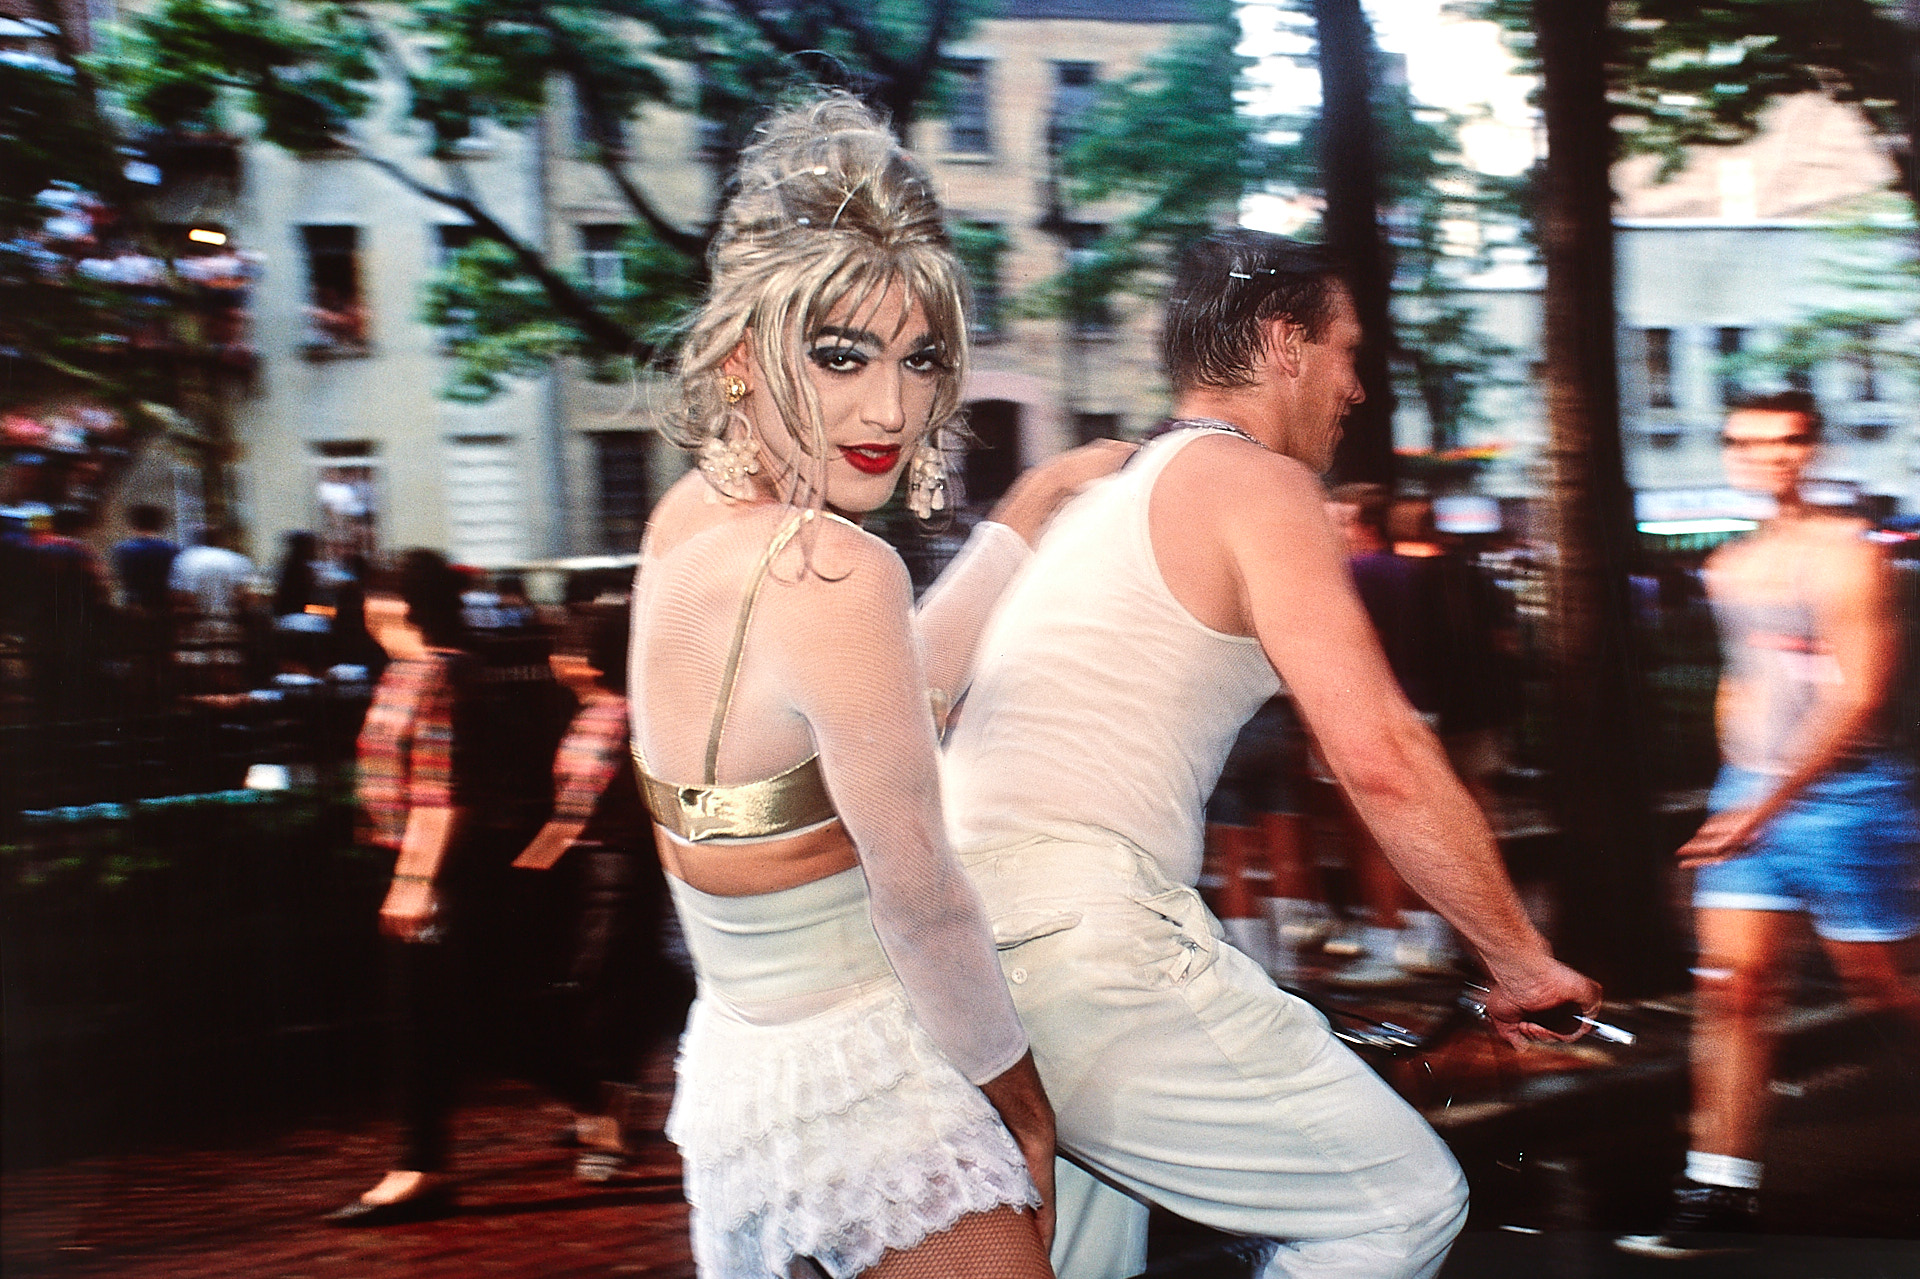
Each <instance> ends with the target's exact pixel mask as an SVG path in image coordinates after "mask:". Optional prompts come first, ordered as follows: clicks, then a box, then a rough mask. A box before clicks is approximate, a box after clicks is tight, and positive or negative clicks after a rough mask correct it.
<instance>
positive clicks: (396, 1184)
mask: <svg viewBox="0 0 1920 1279" xmlns="http://www.w3.org/2000/svg"><path fill="white" fill-rule="evenodd" d="M397 578H398V580H397V583H396V585H397V587H398V591H399V595H400V598H401V600H402V601H403V602H404V607H405V617H404V621H401V620H400V619H397V618H394V617H392V615H391V611H390V610H383V614H384V616H383V625H382V630H383V632H385V633H386V635H387V636H390V637H391V642H390V644H389V648H390V651H391V652H392V653H393V655H394V660H393V662H392V664H391V665H389V666H388V667H387V670H386V673H385V674H384V675H382V676H381V678H380V684H379V686H378V687H377V688H376V689H375V691H374V700H373V705H372V707H371V708H369V710H368V711H367V717H366V721H365V723H364V724H363V725H362V727H361V730H360V740H359V762H360V786H359V798H360V806H361V823H360V839H361V841H362V842H363V843H367V844H370V845H373V846H375V847H378V848H384V849H390V850H393V851H394V852H395V853H396V858H395V861H394V868H393V879H392V883H391V884H390V885H389V887H388V891H387V895H386V899H385V900H384V901H383V902H382V904H381V907H380V931H381V933H382V934H383V935H384V936H385V937H386V938H387V939H388V940H387V959H388V976H389V986H390V992H391V996H392V1010H391V1021H392V1030H393V1053H394V1060H393V1065H394V1073H395V1083H396V1091H397V1093H398V1100H399V1107H400V1122H401V1146H400V1150H399V1152H398V1157H397V1158H396V1160H395V1161H394V1166H393V1169H392V1171H389V1172H388V1173H387V1174H386V1176H385V1177H383V1178H382V1179H381V1180H380V1182H379V1183H378V1184H376V1185H375V1186H374V1187H373V1188H372V1189H370V1190H368V1191H367V1192H366V1193H365V1194H363V1195H361V1196H360V1197H359V1198H358V1199H356V1200H354V1201H353V1202H351V1203H349V1204H347V1205H345V1206H344V1207H342V1208H340V1209H338V1210H337V1211H335V1212H334V1213H332V1214H331V1215H330V1216H329V1218H328V1220H330V1221H332V1222H334V1223H336V1224H340V1225H360V1226H375V1225H388V1224H393V1223H397V1222H403V1221H418V1220H424V1219H426V1218H429V1217H435V1216H440V1215H443V1214H445V1213H446V1212H448V1211H450V1209H451V1207H452V1196H451V1193H450V1188H449V1186H448V1183H447V1181H446V1176H445V1174H446V1165H447V1135H448V1134H447V1128H448V1119H449V1115H450V1113H451V1110H452V1106H453V1094H454V1088H455V1084H456V1080H457V1076H458V1075H459V1073H461V1069H462V1068H463V1067H464V1066H465V1065H466V1064H467V1063H468V1061H469V1059H470V1057H471V1055H472V1053H473V1052H474V1051H475V1049H476V1048H477V1047H479V1046H480V1041H479V1039H478V1031H479V1030H480V1027H481V1024H483V1023H484V1024H485V1025H486V1026H487V1027H488V1028H489V1029H491V1028H493V1027H494V1026H495V1025H496V1024H497V1022H498V1012H499V1008H498V995H499V991H500V976H501V973H500V970H501V968H502V966H503V964H504V963H509V962H511V959H510V957H511V956H512V955H514V954H515V953H516V952H517V949H518V947H517V945H516V937H515V927H514V926H515V924H516V922H517V920H516V915H517V912H516V911H515V909H514V903H513V902H512V901H511V900H510V896H509V894H510V882H511V881H510V878H509V872H508V864H509V863H510V862H511V860H512V858H513V855H514V853H516V852H518V851H519V849H520V848H521V847H522V846H523V845H524V844H525V842H526V839H527V836H528V835H529V834H531V829H532V828H531V827H529V826H528V825H527V820H526V815H525V813H524V812H523V811H521V806H520V804H519V803H518V799H519V797H518V796H517V795H515V794H513V793H511V791H503V789H502V787H501V786H500V785H499V784H498V782H499V780H500V778H499V773H498V761H497V759H495V758H493V747H494V745H495V744H496V743H497V742H498V741H499V740H500V738H501V735H502V733H503V732H505V731H507V729H506V727H505V726H504V725H503V724H501V723H499V722H496V721H499V720H500V719H502V718H503V715H502V710H503V707H502V704H501V696H500V693H499V691H498V690H497V689H495V688H493V687H490V686H489V681H488V680H487V679H486V672H485V670H484V668H483V666H482V663H481V662H480V660H479V659H478V658H476V657H475V656H474V655H473V654H472V653H471V652H470V651H469V648H470V641H469V637H468V634H467V628H466V624H465V622H464V621H463V620H462V617H461V602H460V595H461V590H462V587H463V585H464V582H463V579H462V577H461V575H460V573H459V572H458V571H457V570H455V569H454V568H453V567H451V566H450V565H449V564H448V563H447V561H446V559H445V558H444V557H443V556H441V555H440V554H438V553H437V552H434V551H427V550H415V551H408V552H407V553H406V554H405V555H404V556H402V557H401V562H400V567H399V571H398V575H397ZM409 632H410V633H409ZM530 735H532V736H535V737H536V738H537V736H538V734H537V731H536V732H533V733H530ZM542 790H543V791H544V786H543V787H542ZM542 811H543V812H544V808H543V810H542ZM537 825H538V818H537V817H536V818H535V819H534V820H533V826H535V827H537Z"/></svg>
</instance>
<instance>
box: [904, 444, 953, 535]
mask: <svg viewBox="0 0 1920 1279" xmlns="http://www.w3.org/2000/svg"><path fill="white" fill-rule="evenodd" d="M907 509H908V510H909V511H912V512H913V513H914V515H915V516H916V517H917V518H919V519H923V520H927V519H932V518H933V513H934V512H935V511H944V510H946V509H947V455H946V453H945V452H943V451H942V450H941V448H940V445H939V443H938V436H937V433H935V432H932V431H929V432H928V433H927V436H926V438H925V439H923V440H921V441H920V447H919V448H917V449H915V450H914V451H913V460H912V461H911V462H909V463H908V464H907Z"/></svg>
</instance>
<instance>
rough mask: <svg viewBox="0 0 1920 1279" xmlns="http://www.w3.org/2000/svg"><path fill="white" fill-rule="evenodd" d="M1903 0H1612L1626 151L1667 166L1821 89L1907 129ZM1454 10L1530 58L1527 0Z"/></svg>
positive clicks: (1614, 62) (1611, 64) (1882, 124)
mask: <svg viewBox="0 0 1920 1279" xmlns="http://www.w3.org/2000/svg"><path fill="white" fill-rule="evenodd" d="M1903 3H1904V0H1715V2H1714V3H1711V4H1702V3H1699V0H1614V4H1613V6H1612V8H1613V23H1612V39H1611V43H1610V46H1609V50H1608V66H1607V75H1608V86H1609V99H1610V103H1611V105H1612V107H1613V110H1614V113H1615V120H1616V124H1617V129H1616V136H1617V137H1618V139H1619V141H1620V143H1621V144H1622V146H1623V148H1624V150H1626V151H1629V152H1651V153H1653V154H1656V155H1659V156H1661V157H1662V158H1663V159H1664V161H1665V164H1664V168H1665V171H1666V172H1667V173H1668V174H1671V173H1673V172H1677V171H1678V170H1679V168H1680V166H1681V164H1682V163H1683V162H1684V160H1685V149H1686V148H1687V147H1690V146H1702V145H1723V144H1728V143H1737V142H1744V141H1746V140H1747V139H1749V138H1751V137H1752V136H1753V135H1754V133H1755V132H1756V131H1757V130H1758V128H1759V126H1760V117H1761V112H1762V111H1763V110H1764V108H1765V107H1766V105H1767V104H1768V103H1769V102H1771V101H1772V100H1773V99H1774V98H1777V97H1783V96H1785V95H1788V94H1795V93H1815V92H1820V93H1827V94H1829V95H1831V96H1833V97H1834V98H1836V99H1838V100H1839V101H1842V102H1851V103H1854V104H1856V105H1857V106H1859V108H1860V109H1861V110H1862V112H1864V113H1865V115H1866V117H1867V119H1868V120H1869V121H1871V122H1872V124H1873V127H1874V128H1875V129H1876V130H1877V131H1878V132H1879V133H1881V134H1882V135H1883V136H1885V137H1889V138H1901V137H1904V136H1905V135H1906V133H1907V130H1908V128H1909V127H1910V121H1911V120H1912V114H1911V113H1912V110H1913V98H1914V93H1915V84H1916V82H1915V80H1914V76H1913V70H1912V66H1911V63H1910V61H1909V59H1910V58H1911V57H1912V49H1913V40H1914V38H1915V37H1914V36H1912V35H1910V34H1908V33H1907V32H1906V31H1904V30H1903V29H1902V26H1901V13H1900V11H1901V7H1902V4H1903ZM1452 8H1453V9H1455V10H1456V11H1457V12H1459V13H1461V14H1462V15H1464V16H1467V17H1474V18H1484V19H1488V20H1491V21H1493V22H1496V23H1498V24H1499V25H1500V26H1501V27H1502V28H1504V29H1505V31H1506V32H1507V37H1508V43H1509V44H1510V45H1511V46H1512V47H1513V48H1514V50H1515V51H1516V52H1518V53H1519V54H1520V55H1521V57H1522V58H1523V60H1528V61H1530V60H1531V58H1532V53H1533V5H1532V4H1531V3H1530V0H1458V2H1457V3H1455V4H1453V5H1452ZM1532 69H1537V68H1532ZM1910 147H1911V143H1909V148H1910ZM1905 163H1906V164H1907V165H1909V166H1911V164H1912V158H1911V149H1909V151H1908V156H1907V158H1906V160H1905Z"/></svg>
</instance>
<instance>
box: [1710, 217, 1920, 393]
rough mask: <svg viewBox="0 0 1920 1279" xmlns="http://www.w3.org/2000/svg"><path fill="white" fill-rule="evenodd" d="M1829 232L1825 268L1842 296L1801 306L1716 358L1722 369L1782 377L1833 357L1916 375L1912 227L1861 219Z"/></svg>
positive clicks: (1918, 281) (1919, 280)
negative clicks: (1767, 337) (1748, 344)
mask: <svg viewBox="0 0 1920 1279" xmlns="http://www.w3.org/2000/svg"><path fill="white" fill-rule="evenodd" d="M1828 236H1829V241H1830V244H1829V252H1828V254H1827V256H1826V262H1825V263H1824V266H1825V274H1826V276H1827V279H1828V280H1829V281H1830V282H1831V283H1832V284H1833V285H1835V286H1837V291H1839V292H1841V293H1843V294H1844V295H1845V297H1846V302H1845V304H1844V305H1839V306H1820V307H1811V308H1807V309H1806V310H1804V311H1802V313H1801V314H1800V316H1799V317H1798V318H1796V319H1795V320H1794V321H1793V323H1791V324H1789V325H1787V326H1786V327H1785V328H1783V329H1781V330H1780V331H1779V332H1778V333H1776V334H1775V335H1774V336H1773V339H1772V341H1771V342H1768V343H1765V344H1762V345H1758V346H1755V347H1752V348H1750V349H1747V350H1743V351H1741V352H1740V353H1739V354H1738V355H1732V356H1727V357H1725V358H1723V359H1722V360H1721V362H1720V368H1721V371H1723V372H1726V373H1731V374H1736V375H1748V374H1753V373H1760V374H1762V375H1765V376H1769V377H1772V378H1776V379H1781V380H1788V379H1797V378H1801V377H1806V376H1810V375H1811V374H1812V372H1813V370H1814V369H1815V368H1817V367H1818V366H1820V365H1822V364H1828V363H1834V362H1839V363H1845V364H1851V365H1853V366H1854V367H1855V368H1856V369H1859V370H1863V371H1864V370H1866V369H1873V370H1875V371H1876V372H1877V373H1878V374H1879V375H1880V376H1884V375H1885V374H1886V373H1887V372H1889V371H1891V370H1893V369H1897V368H1904V369H1905V370H1906V371H1907V373H1908V375H1909V376H1920V321H1916V320H1915V319H1914V317H1915V316H1916V315H1920V248H1916V245H1915V242H1914V237H1913V229H1912V227H1911V226H1902V225H1899V224H1889V223H1875V222H1862V223H1854V224H1851V225H1848V226H1842V227H1836V228H1834V229H1833V230H1832V231H1830V232H1829V233H1828ZM1883 393H1884V391H1883Z"/></svg>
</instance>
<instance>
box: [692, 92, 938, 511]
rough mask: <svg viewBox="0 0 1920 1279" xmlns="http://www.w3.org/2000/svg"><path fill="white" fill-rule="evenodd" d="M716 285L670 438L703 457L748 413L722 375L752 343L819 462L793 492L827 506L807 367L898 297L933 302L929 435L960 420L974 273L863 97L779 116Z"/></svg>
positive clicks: (739, 201) (765, 131)
mask: <svg viewBox="0 0 1920 1279" xmlns="http://www.w3.org/2000/svg"><path fill="white" fill-rule="evenodd" d="M708 263H709V267H710V274H711V277H712V287H711V289H710V290H709V292H708V295H707V300H706V302H705V303H704V304H702V306H701V307H700V309H699V310H698V311H697V312H696V313H695V314H694V316H693V318H692V320H691V321H690V322H689V324H688V326H687V329H686V336H685V338H684V340H683V342H682V343H681V347H680V355H679V361H678V364H677V367H676V369H675V375H676V379H677V382H678V392H679V404H678V406H677V409H676V411H675V412H674V414H673V418H674V420H673V421H672V422H671V423H670V427H669V429H670V431H671V432H672V434H673V435H674V436H675V437H676V439H677V442H678V443H680V444H681V446H682V447H685V448H690V449H697V448H699V447H700V446H701V445H702V444H704V443H705V442H706V441H707V440H709V439H712V438H714V437H715V436H719V435H723V434H725V432H726V430H727V423H728V420H729V417H730V416H732V415H734V414H737V413H738V409H737V407H736V406H733V405H729V404H728V403H727V401H726V396H725V393H724V388H723V386H722V377H721V371H720V370H721V366H722V364H724V362H725V361H726V359H727V357H728V356H729V355H731V354H732V353H733V352H734V351H735V350H736V349H737V348H738V347H739V346H740V344H741V343H742V342H745V343H747V344H748V345H749V349H750V350H751V351H752V353H753V356H754V358H755V359H756V360H757V361H758V363H759V365H760V369H761V371H762V375H763V377H764V378H765V381H766V384H765V385H761V386H755V387H753V388H752V391H753V393H754V394H756V395H762V394H764V395H769V396H771V397H772V399H773V403H774V406H775V407H776V408H778V409H779V411H780V416H781V419H782V420H783V421H784V422H785V423H786V427H787V430H788V432H789V433H790V434H791V435H792V436H793V439H794V441H795V443H796V444H797V445H798V446H799V448H800V450H801V451H802V452H803V453H804V454H805V455H806V456H807V457H809V458H811V459H812V460H813V463H814V472H815V473H814V474H813V475H811V476H803V475H795V476H793V477H792V478H791V480H790V481H789V483H788V484H787V486H786V487H787V491H786V492H785V493H783V494H782V496H783V497H785V498H786V499H787V500H788V501H792V502H801V503H806V504H810V505H817V504H818V503H819V502H820V501H821V500H822V498H823V488H824V468H825V466H826V462H827V445H826V433H825V427H824V423H823V422H822V419H821V410H820V402H819V397H818V396H817V395H815V393H814V389H813V384H812V382H811V381H810V380H809V378H808V377H807V376H806V373H805V371H804V369H803V368H802V361H803V360H804V359H805V350H806V345H807V343H808V342H809V341H810V340H811V339H812V338H814V337H815V336H816V335H817V334H818V333H819V331H820V329H821V328H822V327H823V326H825V325H826V324H827V323H828V322H829V320H830V319H834V318H836V317H838V321H837V322H839V323H841V324H847V325H851V326H855V327H865V326H864V324H863V323H862V320H861V317H862V316H863V315H864V314H867V313H870V312H871V310H872V309H873V308H874V307H877V306H878V305H879V303H880V301H881V299H882V297H883V296H884V295H885V294H886V292H887V290H888V289H889V288H890V287H894V286H899V287H901V288H903V289H904V290H905V291H906V294H907V296H909V297H911V298H913V299H915V300H917V301H918V302H919V303H920V307H921V310H922V312H923V313H924V314H925V316H926V321H927V327H928V329H929V331H930V332H931V334H932V337H933V340H934V342H935V344H936V345H937V347H938V350H939V357H940V369H939V372H938V376H937V383H936V387H935V391H934V397H933V406H932V409H931V411H930V413H929V415H928V423H929V429H930V433H931V431H933V430H938V429H939V428H940V427H942V426H945V425H948V424H949V423H951V422H952V421H953V419H954V418H955V416H956V415H957V414H958V413H959V409H960V383H961V379H962V378H963V377H964V376H965V373H966V366H967V355H968V351H967V324H966V315H967V306H968V301H969V294H968V288H967V282H966V273H965V272H964V271H963V270H962V269H961V266H960V263H959V260H958V259H957V258H956V257H955V255H954V252H953V245H952V242H951V241H950V240H949V239H948V238H947V231H946V226H945V224H944V223H943V222H942V220H941V210H940V204H939V202H938V201H937V200H936V199H935V198H934V193H933V184H932V181H931V180H930V179H929V177H928V175H927V172H926V170H925V169H923V168H922V167H921V166H920V162H919V161H918V160H916V159H914V158H913V156H911V155H909V154H908V153H907V151H906V150H905V149H904V148H902V147H901V145H900V143H899V141H898V140H897V139H895V137H894V136H893V134H892V132H891V131H890V130H889V129H888V128H887V126H886V123H885V121H884V120H883V119H882V118H881V117H880V116H879V115H877V114H876V113H875V112H874V111H872V110H871V109H870V108H868V107H867V106H866V105H865V104H864V103H862V102H861V101H860V100H859V99H858V98H856V97H854V96H853V95H852V94H849V93H844V92H837V91H836V92H830V93H827V94H825V95H824V96H822V97H819V98H817V99H815V100H813V101H811V102H808V103H806V104H803V105H800V106H794V107H787V108H783V109H781V110H778V111H776V112H775V113H774V114H773V115H772V116H771V117H769V118H768V119H767V121H766V122H765V123H764V124H762V125H761V126H760V128H759V129H758V131H757V134H756V136H755V138H754V140H753V141H752V143H751V144H750V145H748V146H747V147H746V148H745V150H743V151H742V152H741V155H740V164H739V167H738V169H737V170H736V172H735V176H734V180H733V185H732V190H731V194H730V197H729V199H728V200H727V203H726V208H725V210H724V212H723V213H722V215H721V220H720V228H719V231H718V233H717V234H716V235H715V237H714V240H713V245H712V247H711V249H710V250H709V251H708Z"/></svg>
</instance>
